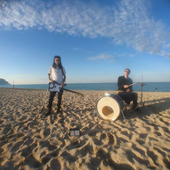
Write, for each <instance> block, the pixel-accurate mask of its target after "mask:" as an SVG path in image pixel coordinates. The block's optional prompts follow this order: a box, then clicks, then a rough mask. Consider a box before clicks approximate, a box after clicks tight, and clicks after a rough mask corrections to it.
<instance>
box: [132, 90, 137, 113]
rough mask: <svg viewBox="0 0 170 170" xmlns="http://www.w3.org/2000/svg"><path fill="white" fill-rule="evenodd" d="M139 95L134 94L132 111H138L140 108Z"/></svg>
mask: <svg viewBox="0 0 170 170" xmlns="http://www.w3.org/2000/svg"><path fill="white" fill-rule="evenodd" d="M137 100H138V94H137V93H136V92H133V93H132V101H133V106H132V110H136V109H137V107H138V102H137Z"/></svg>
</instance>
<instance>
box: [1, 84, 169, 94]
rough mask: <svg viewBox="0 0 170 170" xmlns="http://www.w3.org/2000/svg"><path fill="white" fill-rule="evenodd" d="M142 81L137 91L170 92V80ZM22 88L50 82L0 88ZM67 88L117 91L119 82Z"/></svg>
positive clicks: (33, 87)
mask: <svg viewBox="0 0 170 170" xmlns="http://www.w3.org/2000/svg"><path fill="white" fill-rule="evenodd" d="M143 84H144V85H143V86H141V82H139V83H136V84H135V85H133V90H135V91H141V90H143V91H151V92H154V91H158V92H170V82H143ZM1 87H3V88H22V89H48V84H14V85H0V88H1ZM65 88H67V89H70V90H99V91H116V90H117V82H114V83H113V82H108V83H104V82H102V83H66V86H65Z"/></svg>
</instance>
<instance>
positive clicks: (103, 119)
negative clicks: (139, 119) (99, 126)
mask: <svg viewBox="0 0 170 170" xmlns="http://www.w3.org/2000/svg"><path fill="white" fill-rule="evenodd" d="M111 94H114V93H111ZM114 95H115V96H119V95H117V94H114ZM103 97H111V96H105V95H103V96H101V97H100V98H99V99H98V100H97V102H96V108H97V104H98V102H99V100H100V99H101V98H103ZM111 98H112V97H111ZM119 98H120V99H121V101H122V104H123V99H122V98H121V97H120V96H119ZM112 99H113V98H112ZM96 110H97V109H96ZM120 112H121V109H120ZM97 113H98V115H99V117H101V118H102V119H103V120H112V121H114V120H116V119H117V118H118V117H119V116H120V115H119V116H118V117H117V118H115V119H114V120H113V119H104V118H103V117H102V116H101V115H100V113H99V112H98V110H97Z"/></svg>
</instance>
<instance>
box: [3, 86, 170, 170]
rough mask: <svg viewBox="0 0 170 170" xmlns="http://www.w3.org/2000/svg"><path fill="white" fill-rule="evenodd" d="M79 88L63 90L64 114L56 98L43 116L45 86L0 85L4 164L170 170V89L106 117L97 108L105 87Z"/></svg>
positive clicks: (147, 95) (13, 166)
mask: <svg viewBox="0 0 170 170" xmlns="http://www.w3.org/2000/svg"><path fill="white" fill-rule="evenodd" d="M79 92H81V93H83V94H84V97H81V96H79V95H76V94H73V93H69V92H64V94H63V102H62V114H56V110H57V108H56V105H57V97H56V98H55V101H54V103H53V115H52V116H48V117H44V116H42V114H44V113H45V112H46V111H47V109H46V105H47V101H48V95H49V93H48V92H47V91H46V90H28V89H25V90H23V89H5V88H0V169H2V170H3V169H8V170H10V169H11V170H13V169H20V170H21V169H22V170H27V169H42V170H46V169H55V170H60V169H62V170H67V169H71V170H79V169H81V170H87V169H90V170H93V169H94V170H95V169H96V170H97V169H98V170H111V169H115V170H147V169H152V170H168V169H170V126H169V125H170V93H162V92H144V97H143V100H144V102H145V107H143V108H141V109H140V110H138V111H135V112H134V113H133V114H131V113H130V112H128V110H127V111H126V113H125V116H126V119H125V120H123V118H122V116H121V115H120V116H119V117H118V119H117V120H115V121H108V120H102V119H101V118H100V117H99V115H98V114H97V113H96V102H97V100H98V99H99V97H101V96H102V95H103V94H104V93H105V92H104V91H79ZM109 93H114V92H109ZM139 96H140V92H139ZM139 100H140V98H139ZM72 128H79V129H80V132H81V135H80V136H72V137H71V136H69V131H70V129H72Z"/></svg>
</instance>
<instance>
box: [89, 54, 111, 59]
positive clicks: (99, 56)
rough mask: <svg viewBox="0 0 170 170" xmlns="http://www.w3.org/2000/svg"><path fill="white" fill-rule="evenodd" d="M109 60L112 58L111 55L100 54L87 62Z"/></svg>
mask: <svg viewBox="0 0 170 170" xmlns="http://www.w3.org/2000/svg"><path fill="white" fill-rule="evenodd" d="M111 58H112V56H111V55H106V54H101V55H98V56H96V57H89V58H88V60H106V59H111Z"/></svg>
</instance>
